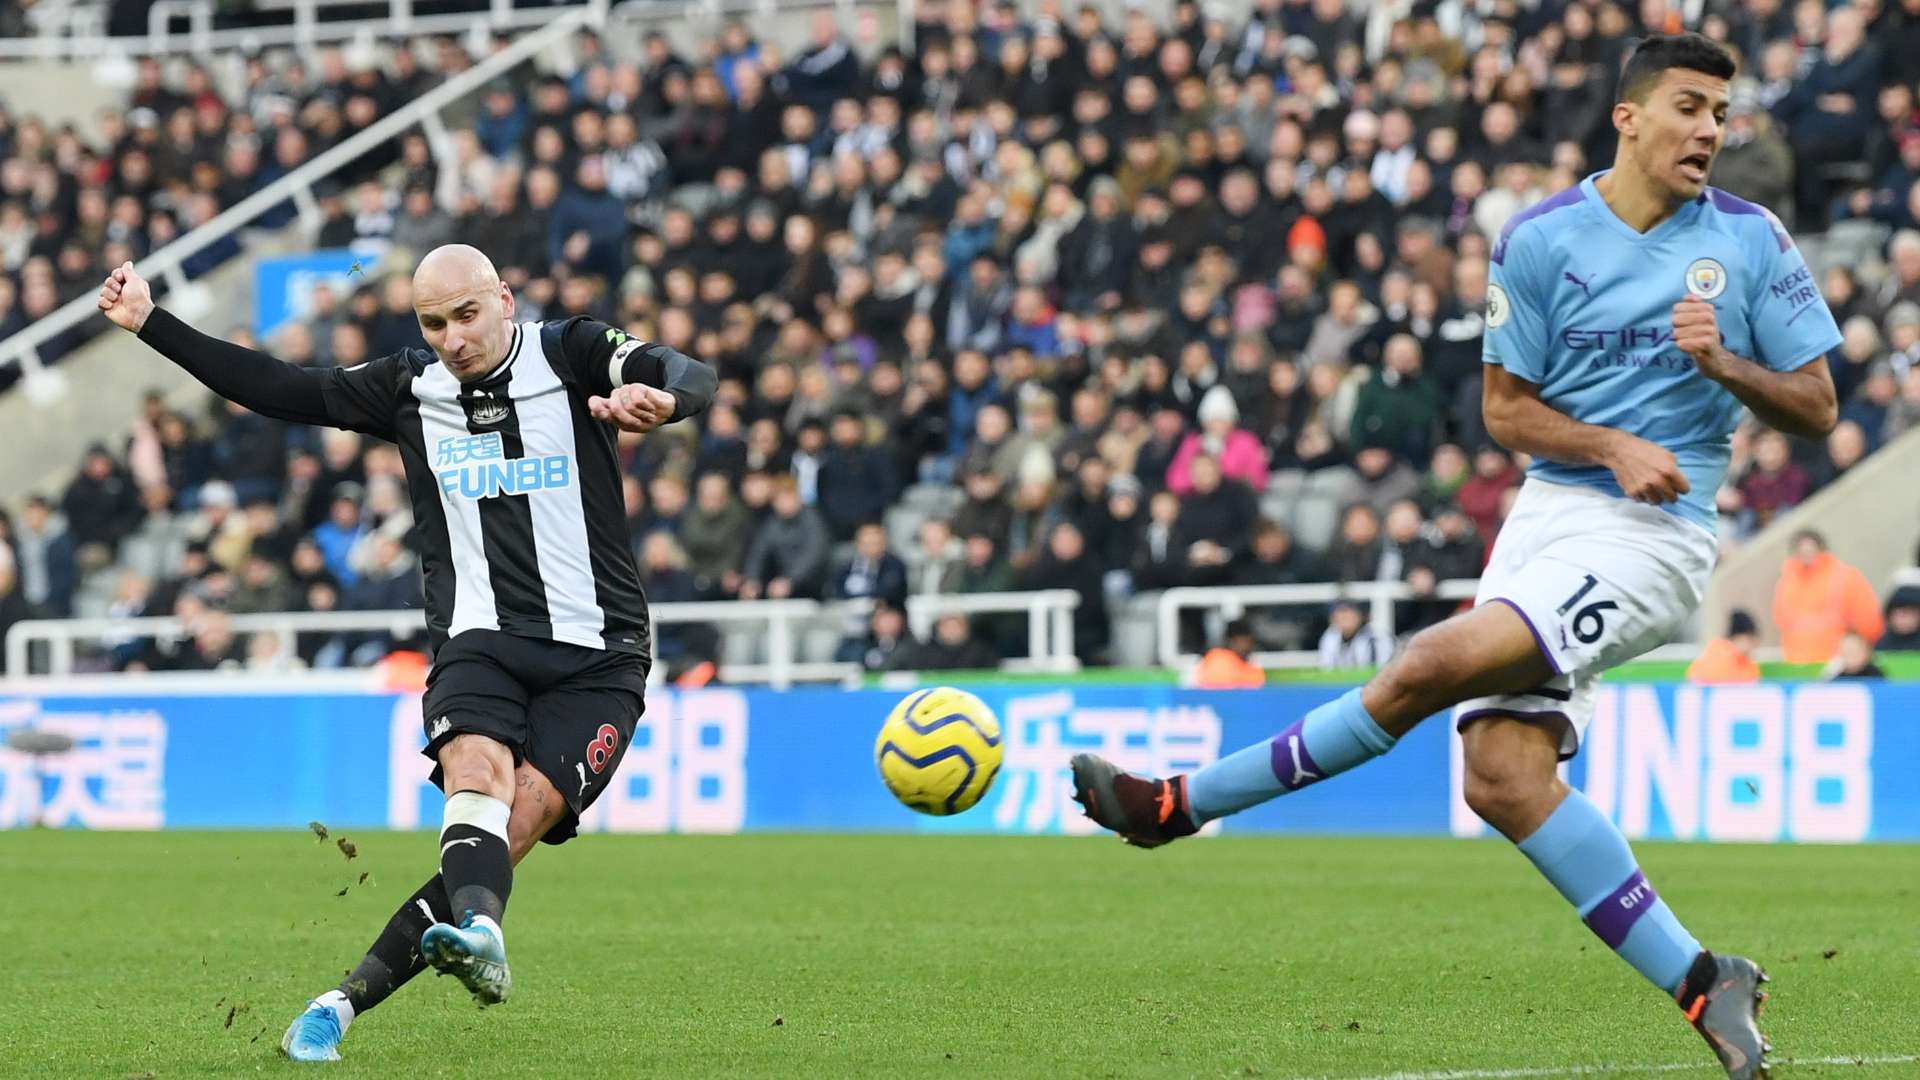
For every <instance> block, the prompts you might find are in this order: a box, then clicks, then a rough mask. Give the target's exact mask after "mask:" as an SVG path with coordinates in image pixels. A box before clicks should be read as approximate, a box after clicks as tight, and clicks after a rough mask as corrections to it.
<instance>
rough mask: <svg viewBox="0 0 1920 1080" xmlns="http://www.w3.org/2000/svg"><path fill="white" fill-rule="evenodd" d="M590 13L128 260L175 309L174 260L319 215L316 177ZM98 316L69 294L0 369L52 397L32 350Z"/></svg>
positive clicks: (567, 16)
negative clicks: (247, 232)
mask: <svg viewBox="0 0 1920 1080" xmlns="http://www.w3.org/2000/svg"><path fill="white" fill-rule="evenodd" d="M593 14H594V11H593V9H591V8H572V9H569V10H567V11H565V12H562V13H561V14H560V15H558V16H555V17H553V18H552V20H551V21H550V22H549V23H548V24H547V25H546V26H544V27H543V28H541V29H539V30H536V31H534V32H533V33H531V34H528V35H526V36H525V37H522V38H520V39H519V40H517V41H515V42H514V43H513V44H511V45H509V46H507V47H506V48H505V49H502V50H501V51H500V52H498V53H495V54H494V55H492V56H489V57H487V58H486V59H484V60H482V61H480V62H479V63H478V64H475V65H474V66H473V67H471V68H469V69H468V70H466V71H464V72H461V73H460V74H459V75H456V76H454V77H453V78H451V79H448V80H447V81H446V82H444V83H441V84H440V85H439V86H436V87H434V88H433V89H432V90H430V91H428V92H427V93H425V94H422V95H421V96H420V97H419V98H418V99H416V100H414V101H413V102H411V103H409V104H408V105H407V106H406V107H405V108H402V109H400V110H399V111H398V112H395V113H393V114H392V115H390V116H385V117H382V118H381V119H379V120H377V121H375V122H374V123H373V124H372V125H370V126H369V127H368V128H367V129H366V130H365V131H362V132H360V133H359V134H358V135H355V136H354V137H353V138H351V139H348V140H347V141H345V142H343V143H341V144H340V145H338V146H335V147H333V148H332V149H329V150H326V151H323V152H322V153H320V154H317V155H315V156H314V158H313V160H311V161H309V162H307V163H306V164H305V165H302V166H300V167H299V168H298V169H295V170H294V171H293V172H290V173H288V174H287V175H286V176H283V177H281V178H280V179H279V180H276V181H274V182H273V183H271V184H269V185H267V186H266V187H264V188H261V189H260V190H259V191H256V192H254V193H253V194H252V195H249V196H247V197H246V198H244V199H242V200H240V201H239V202H237V203H235V204H233V205H232V206H230V207H228V208H227V209H226V210H225V211H223V212H221V213H220V214H219V215H218V216H216V217H215V218H214V219H213V220H211V221H209V222H207V223H206V224H205V225H202V226H200V227H199V228H197V229H194V230H193V231H192V232H189V233H188V234H186V235H185V236H182V237H180V238H179V239H178V240H175V241H174V242H173V243H171V244H168V245H167V246H166V247H163V248H161V249H160V250H159V251H156V252H154V253H153V254H151V255H149V256H147V257H146V258H144V259H142V260H140V261H139V263H137V264H136V265H135V269H137V270H139V271H140V273H141V274H142V275H143V276H145V277H146V278H147V279H148V280H161V281H165V282H166V284H167V289H168V293H169V301H170V304H171V305H172V306H174V307H175V308H176V309H178V308H179V306H180V303H181V301H180V300H179V299H176V298H180V297H183V296H190V295H192V293H191V290H190V283H189V282H188V280H187V275H186V272H185V271H184V270H183V269H181V264H182V263H184V262H185V261H186V260H187V259H190V258H192V257H193V256H195V255H197V254H199V253H200V252H201V251H204V250H205V249H206V248H208V247H209V246H211V245H213V244H215V243H218V242H219V241H221V240H224V239H226V238H227V237H228V236H230V235H232V234H233V233H235V232H237V231H239V230H240V229H242V228H245V227H246V226H247V225H248V224H249V223H251V222H252V221H253V219H254V218H257V217H259V216H260V215H261V214H263V213H266V212H267V211H268V210H271V209H273V208H274V207H276V206H279V205H280V204H281V203H284V202H286V201H288V200H289V199H291V200H292V201H293V203H294V205H295V206H296V207H297V208H298V209H299V212H300V215H301V217H302V219H305V220H312V219H313V218H314V217H315V216H316V215H317V214H318V207H317V205H316V204H315V202H314V198H313V185H314V184H315V183H318V182H319V181H321V180H324V179H325V178H326V177H327V176H329V175H331V174H332V173H333V172H335V171H336V170H338V169H340V168H341V167H343V166H345V165H349V164H351V163H352V162H353V161H355V160H356V159H358V158H359V157H360V156H361V155H363V154H365V153H367V152H368V151H370V150H372V149H374V148H375V147H377V146H379V145H380V144H381V143H384V142H386V141H388V140H389V139H393V138H395V137H397V136H398V135H400V134H401V133H402V132H403V131H405V130H406V129H407V128H409V127H412V126H413V125H414V124H416V123H419V122H421V121H422V120H424V119H426V118H427V117H428V116H437V115H438V114H439V112H440V110H442V109H444V108H446V107H447V106H449V105H451V104H453V103H454V102H456V101H458V100H459V99H460V98H462V97H464V96H466V95H467V94H469V93H472V92H473V91H475V90H478V89H479V88H480V87H482V86H484V85H486V83H487V82H489V81H490V80H492V79H493V78H495V77H496V76H499V75H503V74H505V73H506V72H507V71H509V70H511V69H512V68H514V67H516V66H518V65H519V64H521V63H524V62H525V61H527V60H530V59H532V58H533V56H534V55H535V54H537V53H539V52H540V51H541V50H542V49H545V48H547V47H548V46H549V45H552V44H553V43H554V42H556V41H559V40H560V39H562V38H564V37H565V36H566V35H568V34H570V33H572V32H573V31H574V30H576V29H577V28H579V27H581V26H584V25H588V24H589V23H590V21H591V19H592V17H593ZM98 314H99V308H98V307H97V305H96V303H95V297H94V295H93V294H92V293H85V294H82V295H80V296H77V297H74V298H73V299H72V300H70V301H68V302H67V303H65V304H63V305H61V306H60V307H59V308H57V309H55V310H54V312H53V313H52V314H50V315H48V316H46V317H45V318H43V319H40V320H38V321H36V322H34V323H33V324H32V325H30V326H28V327H27V328H26V329H24V330H22V331H20V332H19V333H17V334H14V335H13V336H12V337H9V338H7V339H6V340H5V341H0V369H4V368H5V367H6V366H7V365H8V364H10V363H16V362H17V363H19V364H21V365H22V366H23V368H24V369H25V370H24V375H25V384H26V385H25V389H26V390H27V392H28V393H29V394H43V395H48V396H58V395H60V394H62V393H64V381H63V380H59V379H58V378H57V376H54V375H53V374H52V373H50V372H48V371H47V370H45V369H44V368H43V367H42V366H41V363H40V354H39V351H38V350H39V348H40V346H42V345H44V344H46V343H47V342H48V341H51V340H52V339H53V338H55V337H57V336H59V335H61V334H64V333H66V332H67V331H69V330H71V329H73V328H74V327H76V326H78V325H80V324H81V323H83V322H86V321H87V320H89V319H93V318H96V317H97V316H98ZM181 314H183V315H187V314H193V312H192V311H191V310H190V308H189V310H185V311H182V312H181Z"/></svg>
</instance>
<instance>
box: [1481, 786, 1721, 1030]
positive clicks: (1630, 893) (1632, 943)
mask: <svg viewBox="0 0 1920 1080" xmlns="http://www.w3.org/2000/svg"><path fill="white" fill-rule="evenodd" d="M1519 847H1520V853H1521V854H1522V855H1525V856H1526V857H1527V858H1528V859H1530V860H1532V862H1533V865H1534V866H1536V867H1538V868H1539V869H1540V872H1541V873H1542V874H1544V875H1546V879H1547V880H1548V881H1551V882H1552V883H1553V887H1554V888H1556V889H1558V890H1560V895H1561V896H1564V897H1566V898H1567V902H1568V903H1570V904H1572V905H1573V906H1574V907H1575V908H1576V909H1578V910H1579V912H1580V918H1581V919H1582V920H1584V921H1585V922H1586V924H1587V927H1588V928H1589V929H1591V930H1592V931H1593V932H1594V934H1595V935H1597V936H1598V937H1599V938H1600V940H1601V941H1604V942H1606V944H1607V948H1609V949H1612V950H1613V951H1614V952H1616V953H1619V954H1620V958H1621V959H1622V960H1625V961H1626V962H1627V963H1629V964H1631V965H1633V969H1634V970H1635V971H1638V972H1639V973H1640V974H1642V975H1644V976H1646V978H1647V980H1648V981H1649V982H1651V983H1653V985H1655V986H1657V987H1659V988H1660V989H1661V990H1664V991H1666V992H1667V993H1669V994H1671V993H1673V992H1674V990H1675V989H1677V988H1678V987H1679V985H1680V982H1681V980H1683V979H1685V978H1686V976H1687V968H1688V967H1690V966H1691V965H1692V964H1693V959H1694V957H1696V956H1698V955H1700V942H1698V941H1696V940H1694V937H1693V935H1692V934H1689V933H1687V928H1686V927H1684V926H1681V925H1680V920H1679V919H1678V918H1676V917H1675V916H1674V914H1673V909H1672V908H1669V907H1668V906H1667V902H1666V901H1665V900H1662V899H1660V896H1659V894H1658V893H1656V892H1654V891H1653V886H1652V885H1649V884H1648V883H1647V875H1645V874H1643V873H1641V872H1640V866H1639V864H1638V863H1636V862H1634V859H1633V851H1632V850H1631V849H1630V848H1628V847H1627V838H1626V837H1624V836H1622V835H1620V830H1619V829H1617V828H1615V827H1614V824H1613V822H1611V821H1609V820H1607V816H1606V815H1605V814H1602V813H1601V812H1600V809H1599V807H1596V806H1594V805H1593V803H1591V802H1589V801H1588V800H1587V797H1586V796H1585V795H1583V794H1581V793H1580V792H1578V791H1572V792H1568V793H1567V797H1566V800H1565V801H1564V802H1562V803H1561V804H1560V805H1559V807H1557V808H1556V809H1555V810H1554V811H1553V813H1552V814H1551V815H1549V816H1548V818H1547V820H1546V821H1544V822H1542V823H1541V825H1540V827H1539V828H1538V829H1535V830H1534V833H1533V835H1532V836H1529V837H1527V838H1526V839H1525V840H1522V841H1520V844H1519Z"/></svg>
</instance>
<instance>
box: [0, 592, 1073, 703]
mask: <svg viewBox="0 0 1920 1080" xmlns="http://www.w3.org/2000/svg"><path fill="white" fill-rule="evenodd" d="M915 600H918V601H920V603H919V604H918V605H917V610H919V611H920V612H921V613H922V616H923V617H924V618H926V619H927V620H928V621H929V622H930V621H931V620H932V619H933V618H936V617H938V615H939V614H940V613H942V612H947V611H966V612H968V613H998V612H1026V613H1027V614H1028V616H1029V618H1031V619H1032V620H1033V623H1034V625H1035V626H1036V627H1037V628H1038V630H1037V632H1035V633H1032V634H1030V636H1029V638H1028V641H1029V642H1030V643H1031V645H1032V647H1033V652H1032V654H1031V655H1029V656H1026V657H1021V658H1015V659H1013V660H1011V661H1009V662H1008V667H1009V669H1010V670H1028V671H1056V672H1064V671H1074V670H1077V669H1078V667H1079V664H1078V662H1077V661H1076V660H1075V659H1074V655H1073V610H1074V608H1075V607H1077V606H1078V605H1079V597H1078V596H1077V595H1076V594H1075V593H1073V592H1072V591H1070V590H1065V589H1056V590H1048V591H1045V592H1031V593H982V594H978V595H968V596H926V597H915V598H914V599H913V600H909V601H908V604H909V610H910V612H911V611H912V610H915V609H916V606H915V604H914V601H915ZM871 609H872V602H871V601H867V600H843V601H838V602H832V603H822V602H820V601H818V600H712V601H694V602H685V603H663V604H653V605H651V608H650V613H651V615H652V619H653V625H654V626H655V628H656V632H657V630H658V628H661V627H671V626H716V625H720V626H727V625H731V626H744V627H747V628H749V629H760V630H764V632H765V634H766V639H765V649H764V651H765V657H766V659H765V662H764V663H752V664H733V663H723V664H722V672H721V674H722V675H723V676H724V677H725V678H726V679H727V681H729V682H735V683H765V684H767V685H770V686H772V687H774V688H776V689H782V690H784V689H786V688H787V687H790V686H792V685H793V684H795V683H801V682H837V681H841V680H845V679H848V678H853V677H857V676H858V675H859V674H860V666H859V665H858V664H848V663H841V662H814V663H810V662H806V661H803V660H801V659H800V654H801V647H800V639H801V631H803V630H804V629H805V628H807V627H810V626H820V625H827V626H834V627H836V628H838V627H843V626H845V625H846V624H847V623H848V622H849V621H852V620H857V619H859V618H861V617H862V616H864V615H865V614H866V613H867V612H868V611H870V610H871ZM909 617H910V618H911V617H912V616H911V614H910V616H909ZM225 625H226V628H227V629H229V630H231V631H232V632H233V633H234V634H236V635H244V634H259V633H270V634H275V635H278V636H279V638H280V640H281V641H282V643H283V644H284V645H285V647H286V648H287V649H288V650H289V651H292V650H293V649H294V645H295V636H296V635H299V634H309V633H332V634H354V633H366V634H390V635H395V636H405V635H411V634H415V633H418V632H420V631H421V630H424V629H425V628H426V616H425V615H424V614H423V613H421V612H420V611H418V610H413V609H407V610H395V611H329V612H277V613H269V614H254V615H232V616H228V617H227V618H226V623H225ZM196 629H197V627H196V626H195V625H194V624H192V623H190V622H188V621H185V620H182V619H178V618H175V617H173V616H170V615H151V616H142V617H139V618H129V619H109V618H100V619H27V620H23V621H21V622H18V623H15V624H14V626H13V627H12V629H10V630H9V631H8V632H7V639H6V643H5V647H6V658H7V671H8V672H10V673H11V674H10V675H9V676H8V677H7V680H6V681H7V682H9V683H14V682H18V683H20V684H21V685H23V686H24V685H27V684H31V683H33V682H35V681H44V680H49V679H58V680H65V679H69V678H71V677H72V676H73V674H74V666H75V660H76V654H77V648H76V646H77V645H78V644H79V643H81V642H101V643H109V642H114V643H117V642H125V641H130V640H138V639H156V638H157V639H165V640H180V639H184V638H190V637H192V636H194V634H195V632H196ZM36 646H38V647H43V648H44V650H45V670H44V671H42V672H37V673H32V674H29V671H30V670H31V669H30V666H29V665H30V664H31V662H32V661H33V660H34V659H35V657H34V653H35V651H36ZM656 671H660V673H662V674H664V671H661V670H660V669H658V668H656ZM163 674H164V675H165V677H167V678H173V677H175V673H163ZM314 674H315V675H316V676H319V677H325V678H334V679H338V678H339V677H340V673H338V672H334V673H324V672H319V673H314Z"/></svg>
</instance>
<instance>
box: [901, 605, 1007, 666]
mask: <svg viewBox="0 0 1920 1080" xmlns="http://www.w3.org/2000/svg"><path fill="white" fill-rule="evenodd" d="M890 666H891V667H893V668H895V669H897V670H901V671H984V670H986V669H989V668H996V667H999V666H1000V657H999V655H998V654H996V653H995V652H994V651H993V647H992V646H991V645H988V644H987V643H986V642H984V641H981V640H980V639H978V638H976V637H974V636H973V626H972V624H971V623H969V622H968V621H967V617H966V616H965V615H962V614H960V613H959V612H951V613H949V614H946V615H942V616H940V619H939V621H938V622H935V623H934V624H933V638H932V640H930V641H922V642H917V643H915V644H913V645H911V646H908V647H904V648H902V649H900V650H899V651H898V652H896V653H895V654H894V656H893V659H892V661H891V663H890Z"/></svg>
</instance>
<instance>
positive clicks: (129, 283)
mask: <svg viewBox="0 0 1920 1080" xmlns="http://www.w3.org/2000/svg"><path fill="white" fill-rule="evenodd" d="M100 313H101V314H103V315H105V316H106V317H107V318H108V319H109V320H111V321H112V323H113V325H115V326H118V327H120V328H121V329H123V330H131V331H133V332H134V333H136V334H137V333H139V332H140V328H141V327H143V326H145V325H147V316H149V315H151V314H153V290H152V289H150V288H148V287H147V279H146V278H143V277H141V276H140V275H139V274H136V273H134V271H133V264H132V263H130V262H124V263H121V264H120V265H119V266H116V267H114V268H113V273H111V274H108V275H107V280H106V281H105V282H104V283H103V284H102V285H101V286H100Z"/></svg>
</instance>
